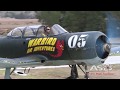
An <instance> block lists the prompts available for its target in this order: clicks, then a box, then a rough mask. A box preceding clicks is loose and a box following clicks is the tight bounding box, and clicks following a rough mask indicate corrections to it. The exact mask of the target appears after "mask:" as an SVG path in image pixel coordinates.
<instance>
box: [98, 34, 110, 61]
mask: <svg viewBox="0 0 120 90" xmlns="http://www.w3.org/2000/svg"><path fill="white" fill-rule="evenodd" d="M110 50H111V46H110V42H109V41H108V38H107V37H106V36H100V37H99V38H98V39H97V41H96V53H97V55H98V57H99V58H101V59H105V58H107V57H108V56H109V53H110Z"/></svg>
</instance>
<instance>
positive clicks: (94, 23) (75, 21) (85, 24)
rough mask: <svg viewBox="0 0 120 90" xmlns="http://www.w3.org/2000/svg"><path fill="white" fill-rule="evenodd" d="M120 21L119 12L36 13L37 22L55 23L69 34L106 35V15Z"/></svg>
mask: <svg viewBox="0 0 120 90" xmlns="http://www.w3.org/2000/svg"><path fill="white" fill-rule="evenodd" d="M106 13H110V14H111V15H112V16H114V17H115V18H117V20H119V19H120V11H36V18H37V19H39V22H42V23H43V24H47V25H50V26H52V25H53V24H55V23H57V24H60V25H61V26H62V27H64V28H65V29H67V30H68V31H70V32H82V31H102V32H104V33H106V29H107V20H108V19H107V15H106Z"/></svg>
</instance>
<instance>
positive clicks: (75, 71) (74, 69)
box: [67, 63, 89, 79]
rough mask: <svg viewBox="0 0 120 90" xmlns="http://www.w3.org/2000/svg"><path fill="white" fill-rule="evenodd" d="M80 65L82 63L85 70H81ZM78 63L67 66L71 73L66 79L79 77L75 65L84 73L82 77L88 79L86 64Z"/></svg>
mask: <svg viewBox="0 0 120 90" xmlns="http://www.w3.org/2000/svg"><path fill="white" fill-rule="evenodd" d="M80 65H82V66H83V67H84V69H85V70H83V68H82V67H81V66H80ZM80 65H78V64H74V65H69V67H70V68H71V75H70V76H69V77H68V78H67V79H77V78H79V76H78V71H77V66H78V67H79V68H80V69H81V70H82V72H83V73H84V74H85V76H84V78H85V79H89V72H88V68H87V65H86V64H85V63H81V64H80Z"/></svg>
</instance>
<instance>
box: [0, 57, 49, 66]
mask: <svg viewBox="0 0 120 90" xmlns="http://www.w3.org/2000/svg"><path fill="white" fill-rule="evenodd" d="M45 60H48V59H47V57H45V56H43V55H28V56H25V57H20V58H12V59H11V58H0V67H2V68H6V67H19V66H26V67H27V66H38V65H44V61H45Z"/></svg>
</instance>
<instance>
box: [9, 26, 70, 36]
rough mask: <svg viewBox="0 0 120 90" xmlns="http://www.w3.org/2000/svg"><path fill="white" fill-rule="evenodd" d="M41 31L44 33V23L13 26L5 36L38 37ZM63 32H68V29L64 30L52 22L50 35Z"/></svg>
mask: <svg viewBox="0 0 120 90" xmlns="http://www.w3.org/2000/svg"><path fill="white" fill-rule="evenodd" d="M41 33H44V25H32V26H23V27H17V28H14V29H13V30H11V31H10V32H9V33H8V34H7V36H8V37H39V36H40V35H41ZM63 33H68V31H66V30H65V29H64V28H62V27H61V26H60V25H58V24H54V25H53V26H52V27H51V34H50V36H52V35H59V34H63Z"/></svg>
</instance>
